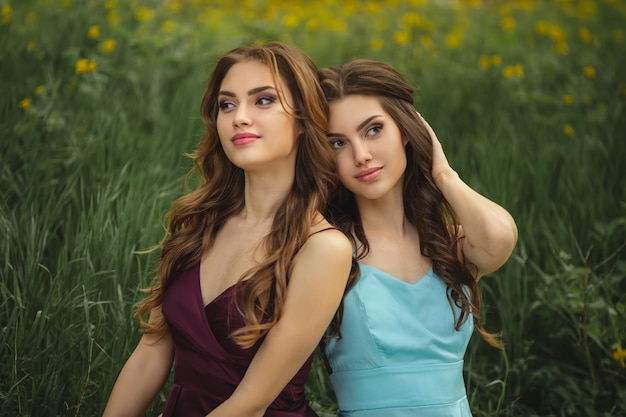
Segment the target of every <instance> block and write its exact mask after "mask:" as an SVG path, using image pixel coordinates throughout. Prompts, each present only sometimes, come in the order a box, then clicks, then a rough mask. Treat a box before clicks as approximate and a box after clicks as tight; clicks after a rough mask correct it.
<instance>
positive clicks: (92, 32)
mask: <svg viewBox="0 0 626 417" xmlns="http://www.w3.org/2000/svg"><path fill="white" fill-rule="evenodd" d="M87 37H88V38H90V39H98V38H99V37H100V26H98V25H93V26H91V27H90V28H89V30H88V31H87Z"/></svg>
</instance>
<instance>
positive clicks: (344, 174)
mask: <svg viewBox="0 0 626 417" xmlns="http://www.w3.org/2000/svg"><path fill="white" fill-rule="evenodd" d="M353 167H354V164H353V163H352V159H351V158H349V157H347V156H346V152H340V153H339V154H335V168H336V170H337V175H338V176H339V181H341V182H342V183H343V184H346V182H347V181H348V180H350V179H351V178H352V175H353V174H352V168H353Z"/></svg>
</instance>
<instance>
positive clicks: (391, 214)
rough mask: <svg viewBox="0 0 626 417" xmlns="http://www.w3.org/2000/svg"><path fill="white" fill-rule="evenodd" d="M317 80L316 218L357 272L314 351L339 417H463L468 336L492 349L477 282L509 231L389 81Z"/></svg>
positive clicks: (506, 220)
mask: <svg viewBox="0 0 626 417" xmlns="http://www.w3.org/2000/svg"><path fill="white" fill-rule="evenodd" d="M320 78H321V81H322V87H323V88H324V92H325V94H326V97H327V98H328V100H329V106H330V119H329V133H328V136H329V140H330V143H331V145H332V146H333V148H334V149H335V163H336V167H337V171H338V174H339V178H340V180H341V184H342V185H341V186H340V187H339V190H338V191H337V193H336V195H335V196H334V199H333V201H332V203H331V205H330V207H329V209H328V213H327V216H328V217H329V218H330V219H331V220H332V221H333V222H334V223H335V224H337V225H338V226H339V227H340V228H341V229H342V230H343V231H344V233H346V234H347V235H348V237H349V238H350V239H351V242H352V244H353V251H354V254H355V257H356V258H357V260H358V261H359V266H360V278H359V281H358V282H357V284H356V286H354V287H353V288H352V289H351V290H350V292H349V293H348V294H347V295H346V297H345V300H344V313H343V322H342V325H341V329H340V331H341V332H340V334H341V337H340V338H337V337H335V338H331V339H330V340H328V341H327V343H326V344H325V347H324V352H325V355H326V358H327V360H328V364H329V366H330V370H331V375H330V378H331V382H332V384H333V388H334V390H335V394H336V396H337V400H338V403H339V414H338V416H341V417H347V416H358V417H370V416H381V417H404V416H428V417H439V416H441V417H443V416H445V417H451V416H453V417H454V416H461V417H469V416H471V411H470V408H469V404H468V401H467V397H466V389H465V383H464V380H463V357H464V355H465V351H466V348H467V345H468V342H469V339H470V336H471V334H472V332H473V330H474V329H475V330H476V331H477V332H478V333H479V334H480V335H481V336H482V337H483V338H484V339H485V340H486V341H487V342H488V343H490V344H491V345H493V346H496V347H498V346H500V342H499V340H498V338H497V337H496V335H494V334H491V333H488V332H487V331H485V330H484V329H483V327H482V325H481V322H480V293H479V289H478V285H477V282H478V280H479V279H480V278H481V277H482V276H483V275H485V274H489V273H491V272H493V271H495V270H496V269H498V268H500V267H501V266H502V265H503V264H504V263H505V262H506V261H507V259H508V258H509V257H510V255H511V253H512V251H513V248H514V246H515V244H516V242H517V228H516V226H515V222H514V220H513V218H512V217H511V215H510V214H509V213H508V212H507V211H506V210H505V209H504V208H502V207H501V206H499V205H498V204H496V203H494V202H493V201H490V200H489V199H487V198H485V197H484V196H482V195H480V194H479V193H477V192H476V191H474V190H473V189H472V188H470V187H469V186H468V185H467V184H465V183H464V182H463V181H462V180H461V179H460V177H459V175H458V174H457V173H456V172H455V171H454V170H453V169H452V168H451V166H450V164H449V163H448V160H447V158H446V156H445V154H444V152H443V148H442V146H441V144H440V142H439V140H438V139H437V136H436V135H435V133H434V131H433V130H432V129H431V127H430V126H429V124H428V123H426V121H425V120H424V119H423V118H422V116H421V115H420V114H419V113H417V112H416V111H415V108H414V105H413V91H414V90H413V88H412V87H411V86H410V85H409V84H408V83H406V82H405V80H404V79H403V77H402V76H401V75H400V74H399V73H398V72H397V71H396V70H395V69H393V68H392V67H390V66H388V65H386V64H384V63H381V62H376V61H369V60H356V61H353V62H351V63H348V64H345V65H343V66H339V67H335V68H329V69H324V70H321V71H320Z"/></svg>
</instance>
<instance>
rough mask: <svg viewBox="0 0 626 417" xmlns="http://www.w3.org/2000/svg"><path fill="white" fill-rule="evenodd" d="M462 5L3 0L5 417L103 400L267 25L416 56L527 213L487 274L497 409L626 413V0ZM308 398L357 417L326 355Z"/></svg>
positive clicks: (468, 144) (459, 164) (502, 198)
mask: <svg viewBox="0 0 626 417" xmlns="http://www.w3.org/2000/svg"><path fill="white" fill-rule="evenodd" d="M460 3H462V4H466V5H465V6H460V7H452V6H450V5H448V4H447V3H446V2H434V1H432V2H431V1H421V2H420V1H413V2H408V1H407V2H403V1H401V2H396V4H392V2H389V3H387V2H383V3H379V2H369V3H368V2H333V1H329V2H314V3H311V4H308V3H306V4H305V3H299V2H295V3H294V2H291V3H289V2H278V1H257V2H249V3H247V4H246V5H245V7H237V8H235V7H233V6H227V5H224V4H222V3H219V2H210V1H196V2H190V1H181V2H180V3H177V2H169V3H164V2H160V1H156V0H155V1H142V2H138V1H129V2H123V1H118V2H116V4H114V5H113V7H110V8H108V9H107V7H105V6H106V4H107V3H106V2H105V1H86V0H84V1H79V0H73V1H72V0H63V1H54V0H48V1H43V0H41V1H37V0H25V1H8V0H0V7H1V8H2V23H1V24H0V197H1V198H0V236H2V238H1V239H0V260H1V262H0V329H1V330H2V331H1V332H0V357H2V359H3V360H2V361H1V363H0V415H19V416H95V415H99V414H100V413H101V411H102V409H103V407H104V404H105V402H106V399H107V397H108V394H109V392H110V390H111V387H112V385H113V383H114V381H115V378H116V376H117V373H118V372H119V370H120V368H121V366H122V364H123V363H124V361H125V360H126V358H127V357H128V355H129V354H130V352H131V351H132V349H133V348H134V346H135V344H136V343H137V341H138V339H139V332H138V325H137V323H136V322H135V321H134V320H133V319H132V313H133V311H134V306H135V304H136V302H137V301H138V300H139V299H140V297H141V294H140V293H139V292H138V289H139V288H141V287H143V286H145V285H146V283H147V282H148V281H147V280H148V279H149V277H150V270H151V269H152V268H153V267H154V266H155V262H156V261H157V256H158V254H156V253H152V254H148V255H140V254H138V253H137V252H138V251H141V250H145V249H148V248H150V247H153V246H154V245H155V244H157V243H158V242H159V240H160V239H161V237H162V233H163V229H162V219H163V216H164V215H165V214H166V212H167V210H168V209H169V206H170V204H171V203H172V201H173V200H174V199H175V198H176V197H177V196H179V195H181V194H182V193H183V192H184V190H183V187H182V184H183V178H184V175H185V174H186V172H187V171H188V169H189V168H190V161H189V159H188V158H187V157H186V156H185V154H186V153H188V152H190V151H192V150H193V149H194V147H195V145H196V144H197V142H198V141H199V138H200V135H201V134H202V124H201V122H200V120H199V116H198V107H199V102H200V98H201V93H202V90H203V88H204V85H205V82H206V80H207V78H208V76H209V74H210V69H211V67H212V64H213V60H214V57H215V56H217V55H218V54H219V53H221V52H223V51H225V50H228V49H231V48H232V47H235V46H239V45H241V44H246V43H250V42H252V41H255V40H258V39H264V40H269V39H281V40H284V41H286V42H289V43H293V44H295V45H297V46H299V47H301V48H302V49H303V50H305V51H306V52H307V53H309V54H310V55H311V56H312V57H313V59H314V60H315V61H316V62H317V63H318V64H319V65H321V66H327V65H335V64H339V63H342V62H344V61H346V60H348V59H351V58H354V57H357V56H361V57H369V58H373V59H379V60H383V61H387V62H389V63H391V64H393V65H395V66H396V67H397V68H398V69H399V70H400V71H401V72H402V73H404V74H405V75H406V77H407V79H408V80H409V81H410V82H411V83H413V84H414V85H416V86H419V90H418V91H417V92H416V96H415V98H416V106H417V108H418V109H419V111H420V112H421V113H422V114H424V115H425V116H426V118H427V119H428V120H429V122H430V124H431V125H432V126H433V127H434V129H435V131H436V132H437V133H438V135H439V137H440V138H441V140H442V143H443V145H444V147H445V149H446V152H447V154H448V157H449V159H450V161H451V163H452V165H453V166H454V167H455V169H456V170H457V171H458V172H459V173H460V175H461V177H462V178H464V179H465V181H467V182H468V183H469V184H470V185H471V186H472V187H474V188H475V189H477V190H478V191H480V192H481V193H483V194H485V195H487V196H488V197H490V198H492V199H493V200H495V201H497V202H498V203H500V204H502V205H503V206H504V207H506V208H507V209H509V211H510V212H511V213H512V214H513V216H514V217H515V219H516V221H517V224H518V228H519V232H520V238H519V243H518V246H517V248H516V250H515V252H514V255H513V257H512V258H511V260H510V261H509V262H508V263H507V264H506V265H505V266H504V267H503V268H502V269H501V270H499V271H497V272H496V273H494V274H492V276H489V277H486V278H485V279H483V280H482V281H481V288H482V290H483V293H484V294H483V298H484V304H485V316H486V320H487V327H488V328H489V329H491V330H501V331H502V333H503V338H504V342H505V343H506V349H505V350H504V351H497V350H494V349H492V348H490V347H488V346H486V345H485V344H484V343H483V342H481V341H480V340H479V338H478V337H477V336H475V337H474V338H473V339H472V342H471V343H470V348H469V351H468V354H467V357H466V367H465V368H466V381H467V387H468V396H469V399H470V403H471V406H472V410H473V412H474V415H476V416H477V417H478V416H579V415H588V416H603V417H604V416H611V415H621V414H624V413H626V390H625V388H624V387H625V386H626V369H625V368H623V367H622V366H621V364H620V362H619V361H618V360H615V359H614V358H613V351H614V349H615V348H616V346H617V345H618V344H620V345H623V344H624V343H625V342H626V324H625V320H624V319H625V317H626V300H625V297H624V294H626V280H625V279H624V277H625V276H626V261H625V259H626V248H625V246H624V242H626V182H625V181H624V175H625V172H624V168H623V166H624V165H623V164H624V161H626V145H625V144H624V134H623V133H622V132H624V131H626V117H625V116H624V114H625V112H624V105H625V99H626V60H625V58H624V54H623V52H624V50H625V45H626V36H625V35H626V32H625V30H624V29H623V28H622V26H623V21H624V19H625V18H626V5H625V4H624V2H623V1H617V0H616V1H608V0H602V1H600V0H599V1H585V0H576V1H571V2H557V1H550V2H534V3H532V4H533V5H534V6H533V7H531V8H530V9H529V8H526V5H528V4H531V3H530V2H528V1H526V2H524V1H501V2H488V1H482V2H468V1H466V2H460ZM471 3H476V4H477V6H475V7H474V6H471V5H470V6H468V5H467V4H471ZM496 3H497V4H496ZM110 4H113V3H110ZM110 4H109V5H110ZM164 4H165V5H164ZM176 4H180V6H181V7H180V8H176V7H172V5H174V6H175V5H176ZM141 7H143V8H144V9H141ZM148 10H152V12H153V14H152V17H151V19H148V20H141V19H140V18H141V17H142V16H144V17H145V16H147V15H149V13H148ZM112 12H115V13H117V16H118V20H117V22H116V21H115V19H114V17H115V15H111V13H112ZM146 13H147V14H146ZM416 16H417V17H416ZM511 20H512V21H514V22H515V24H514V27H511V24H510V22H511ZM507 22H508V23H507ZM94 25H97V26H98V27H99V32H100V34H99V36H98V37H97V38H90V37H88V36H87V34H88V32H89V28H90V27H92V26H94ZM507 25H508V26H507ZM504 27H507V28H508V29H504ZM109 39H110V40H115V48H114V50H113V51H110V52H109V53H107V52H105V51H104V50H103V43H104V41H105V40H109ZM563 42H565V43H566V45H567V53H563ZM81 58H85V59H87V60H92V61H93V62H95V63H96V68H95V69H94V71H92V72H90V71H87V72H84V73H80V74H77V73H76V66H75V65H76V62H77V61H78V60H79V59H81ZM481 62H482V63H483V66H481ZM520 69H521V70H522V73H521V74H520V73H519V71H520ZM515 71H518V72H515ZM40 86H41V87H40ZM38 87H39V88H38ZM25 99H29V100H30V102H23V100H25ZM27 104H28V105H27ZM618 359H619V358H618ZM307 392H308V394H309V398H310V399H311V400H312V402H313V405H314V407H315V408H316V409H317V410H319V412H320V415H322V416H324V417H326V416H333V415H334V411H335V410H336V404H335V401H334V397H333V394H332V390H331V387H330V385H329V382H328V377H327V375H326V374H325V371H324V369H323V366H322V364H321V361H320V360H319V358H317V361H316V363H315V366H314V368H313V372H312V373H311V376H310V378H309V382H308V384H307ZM165 395H166V390H164V391H163V393H162V394H161V395H160V397H159V398H158V399H157V401H155V404H154V405H153V407H152V409H151V410H150V414H149V415H157V414H158V413H159V412H160V411H159V410H160V408H161V407H162V404H163V401H164V399H165Z"/></svg>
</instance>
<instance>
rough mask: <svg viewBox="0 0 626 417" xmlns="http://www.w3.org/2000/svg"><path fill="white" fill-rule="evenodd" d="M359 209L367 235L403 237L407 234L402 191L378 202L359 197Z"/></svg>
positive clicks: (377, 200)
mask: <svg viewBox="0 0 626 417" xmlns="http://www.w3.org/2000/svg"><path fill="white" fill-rule="evenodd" d="M357 207H358V209H359V214H360V216H361V222H362V224H363V231H364V232H365V234H366V235H379V236H380V235H386V236H397V237H401V236H404V235H405V234H406V232H407V229H408V227H407V224H408V222H407V220H406V217H405V215H404V204H403V200H402V191H401V190H398V191H397V192H392V193H389V194H387V195H385V196H384V197H382V198H379V199H376V200H367V199H363V198H358V197H357Z"/></svg>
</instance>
